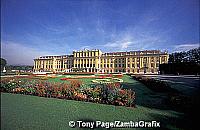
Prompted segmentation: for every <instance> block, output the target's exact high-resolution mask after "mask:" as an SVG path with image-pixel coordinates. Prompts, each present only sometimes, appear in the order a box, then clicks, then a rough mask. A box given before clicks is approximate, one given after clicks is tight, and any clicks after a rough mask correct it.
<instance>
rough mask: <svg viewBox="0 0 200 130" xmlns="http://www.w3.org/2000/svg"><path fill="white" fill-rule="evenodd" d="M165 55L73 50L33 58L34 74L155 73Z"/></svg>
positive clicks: (149, 51) (164, 61)
mask: <svg viewBox="0 0 200 130" xmlns="http://www.w3.org/2000/svg"><path fill="white" fill-rule="evenodd" d="M168 57H169V55H168V54H167V52H161V51H159V50H145V51H129V52H110V53H102V52H101V51H100V50H83V51H73V54H72V55H61V56H41V57H39V58H37V59H34V71H35V72H38V71H40V72H43V71H52V72H94V73H118V72H123V73H136V74H137V73H138V74H139V73H158V71H159V64H163V63H167V62H168Z"/></svg>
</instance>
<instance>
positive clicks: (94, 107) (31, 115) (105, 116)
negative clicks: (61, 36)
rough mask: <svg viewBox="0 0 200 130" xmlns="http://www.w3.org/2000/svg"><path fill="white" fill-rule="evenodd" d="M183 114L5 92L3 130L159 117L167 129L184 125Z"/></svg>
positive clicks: (54, 128) (52, 128)
mask: <svg viewBox="0 0 200 130" xmlns="http://www.w3.org/2000/svg"><path fill="white" fill-rule="evenodd" d="M181 118H182V114H181V113H177V112H174V111H170V110H159V109H151V108H147V107H143V106H140V105H138V106H137V108H127V107H119V106H111V105H103V104H95V103H89V102H80V101H72V100H61V99H53V98H43V97H36V96H28V95H19V94H8V93H2V94H1V129H2V130H6V129H12V130H19V129H20V130H23V129H24V130H27V129H30V130H31V129H32V130H33V129H34V130H36V129H37V130H38V129H43V130H44V129H46V130H58V129H59V130H62V129H63V130H66V129H70V128H69V126H68V122H69V121H70V120H74V121H76V120H101V121H115V120H120V121H139V120H146V121H151V120H156V121H160V122H161V126H162V127H164V128H166V129H176V127H179V125H180V124H179V123H178V122H179V121H180V119H181ZM176 125H178V126H176ZM71 129H75V128H71Z"/></svg>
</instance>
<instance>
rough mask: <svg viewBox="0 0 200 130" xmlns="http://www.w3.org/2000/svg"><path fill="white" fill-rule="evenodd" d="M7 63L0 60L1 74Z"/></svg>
mask: <svg viewBox="0 0 200 130" xmlns="http://www.w3.org/2000/svg"><path fill="white" fill-rule="evenodd" d="M6 64H7V62H6V60H5V59H3V58H1V72H2V71H3V69H4V67H5V66H6Z"/></svg>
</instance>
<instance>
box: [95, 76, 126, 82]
mask: <svg viewBox="0 0 200 130" xmlns="http://www.w3.org/2000/svg"><path fill="white" fill-rule="evenodd" d="M92 82H93V83H98V84H109V83H115V82H119V83H122V82H123V80H122V79H119V78H111V77H107V78H104V79H95V80H92Z"/></svg>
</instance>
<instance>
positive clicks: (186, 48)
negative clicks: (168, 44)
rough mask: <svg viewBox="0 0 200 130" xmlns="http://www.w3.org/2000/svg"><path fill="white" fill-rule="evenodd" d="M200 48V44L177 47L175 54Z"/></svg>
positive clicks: (175, 47)
mask: <svg viewBox="0 0 200 130" xmlns="http://www.w3.org/2000/svg"><path fill="white" fill-rule="evenodd" d="M198 47H200V43H193V44H180V45H175V46H174V50H173V52H180V51H187V50H190V49H194V48H198Z"/></svg>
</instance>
